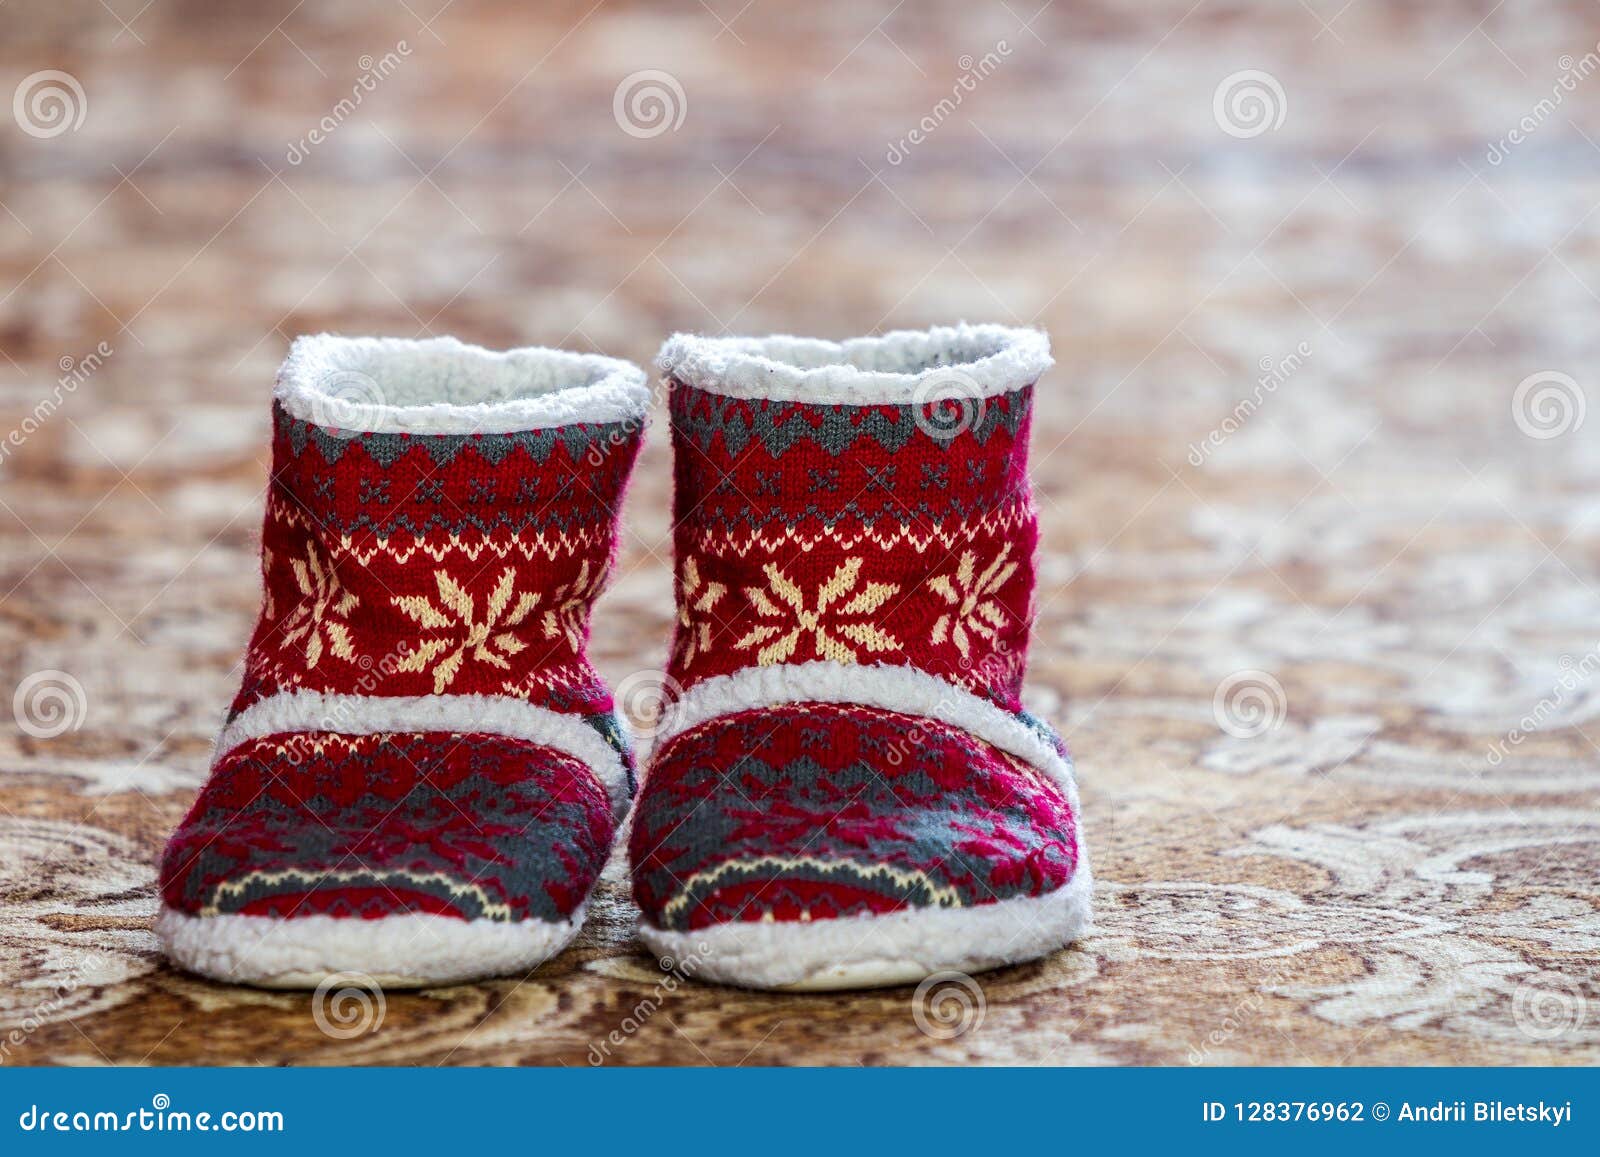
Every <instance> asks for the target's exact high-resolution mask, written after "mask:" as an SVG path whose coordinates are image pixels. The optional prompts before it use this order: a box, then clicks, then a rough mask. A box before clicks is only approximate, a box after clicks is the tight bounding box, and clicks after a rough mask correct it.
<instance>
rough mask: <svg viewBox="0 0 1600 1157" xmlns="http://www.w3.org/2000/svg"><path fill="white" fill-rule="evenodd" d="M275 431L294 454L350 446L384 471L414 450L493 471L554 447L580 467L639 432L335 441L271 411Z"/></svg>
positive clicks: (628, 428) (617, 428)
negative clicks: (469, 455)
mask: <svg viewBox="0 0 1600 1157" xmlns="http://www.w3.org/2000/svg"><path fill="white" fill-rule="evenodd" d="M273 413H274V417H275V419H276V423H277V426H278V429H279V431H280V432H282V433H283V434H285V435H287V437H288V439H289V445H290V447H291V448H292V449H293V450H294V452H295V453H296V454H297V455H298V454H302V453H304V452H305V448H306V444H307V443H310V444H311V445H313V446H315V447H316V448H317V451H318V453H320V454H321V455H322V458H323V461H325V462H328V463H330V464H332V463H334V462H337V461H339V459H340V458H342V457H344V455H345V454H346V453H347V452H348V451H349V449H350V447H351V446H355V445H359V446H360V447H361V448H362V449H363V450H365V451H366V452H367V455H368V456H369V457H370V458H371V459H372V460H373V461H374V462H376V463H377V464H378V465H379V466H384V467H388V466H390V465H391V464H393V463H394V462H395V461H396V460H397V459H398V458H400V456H401V455H403V454H405V453H406V452H407V451H408V450H413V449H416V448H418V447H420V448H421V449H422V450H423V451H424V452H425V453H426V454H427V455H428V456H429V457H430V458H432V459H433V461H434V465H436V466H448V465H449V464H450V463H451V462H453V461H455V459H456V456H457V455H459V454H460V453H461V452H462V451H463V450H468V449H470V450H474V451H476V452H477V453H478V454H479V455H481V456H482V457H483V458H484V460H485V461H487V462H488V463H489V464H490V465H491V466H493V465H497V464H499V463H500V461H501V460H503V459H504V458H505V457H506V456H507V455H508V454H510V453H511V452H512V451H514V450H516V449H517V448H518V447H521V448H522V449H523V450H524V451H526V453H527V454H528V456H529V457H530V458H532V459H533V460H534V461H535V462H544V461H546V460H547V459H548V458H549V457H550V455H551V454H552V453H553V452H554V451H555V448H556V446H558V445H563V446H565V447H566V448H567V453H568V455H569V456H570V457H571V458H572V459H573V461H582V460H583V456H584V455H585V454H587V453H588V451H589V449H590V447H592V446H599V447H601V448H602V450H604V448H606V447H609V446H614V445H620V444H621V443H623V442H625V441H627V440H628V439H630V438H635V437H637V436H638V435H639V433H640V432H641V431H642V430H643V429H644V423H643V422H635V421H629V422H603V423H596V424H593V425H588V424H586V425H577V426H557V427H555V428H553V429H548V430H518V431H517V432H515V433H512V434H426V435H411V434H354V435H351V436H349V437H343V438H341V437H339V436H337V435H335V434H333V433H330V432H329V431H328V430H326V429H324V428H323V427H321V426H318V425H316V424H314V423H312V422H306V421H303V420H301V419H299V418H295V417H293V416H291V415H290V414H288V413H287V412H286V411H285V410H284V409H283V408H282V407H281V406H277V405H275V406H274V407H273Z"/></svg>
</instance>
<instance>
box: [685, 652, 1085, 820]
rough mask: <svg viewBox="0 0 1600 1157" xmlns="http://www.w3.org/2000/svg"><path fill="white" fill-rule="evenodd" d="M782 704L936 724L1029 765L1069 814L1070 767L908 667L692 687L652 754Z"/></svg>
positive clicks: (802, 667) (747, 673) (783, 673)
mask: <svg viewBox="0 0 1600 1157" xmlns="http://www.w3.org/2000/svg"><path fill="white" fill-rule="evenodd" d="M786 703H855V704H859V705H861V706H863V707H876V708H878V709H880V710H883V711H898V712H901V713H903V714H906V715H917V716H921V717H923V718H926V719H936V720H938V721H939V722H941V723H946V724H949V725H950V726H951V727H959V728H960V729H961V730H963V731H966V732H968V733H969V734H971V735H973V736H975V737H977V738H978V739H981V740H983V742H985V743H988V744H991V745H993V746H995V747H998V748H999V749H1000V750H1001V751H1005V752H1008V753H1010V754H1011V755H1014V756H1016V757H1017V758H1018V759H1021V760H1024V761H1026V762H1027V763H1030V764H1032V765H1033V766H1034V767H1037V768H1038V769H1039V770H1041V771H1043V772H1044V773H1045V774H1046V775H1048V776H1050V778H1051V779H1053V780H1055V782H1056V783H1057V784H1058V785H1060V787H1061V789H1062V791H1063V792H1065V793H1066V796H1067V802H1068V803H1069V804H1070V805H1071V807H1072V811H1073V814H1074V815H1076V814H1077V813H1078V784H1077V780H1076V779H1075V777H1074V775H1073V769H1072V764H1071V763H1069V762H1068V761H1067V760H1065V759H1063V758H1062V757H1061V754H1060V752H1058V751H1057V750H1056V749H1055V746H1054V745H1053V744H1051V743H1050V742H1049V741H1048V740H1047V739H1045V738H1044V736H1042V735H1040V734H1039V733H1038V732H1037V731H1035V730H1034V729H1033V728H1031V727H1029V726H1028V725H1027V724H1026V723H1023V722H1022V721H1021V720H1020V719H1018V718H1017V717H1016V716H1014V715H1011V714H1008V713H1007V712H1005V711H1002V710H1001V709H1000V708H998V707H996V706H995V705H994V704H993V703H989V702H987V701H985V700H983V699H980V698H979V697H978V696H976V695H974V694H973V693H972V692H970V691H965V690H963V689H961V688H960V687H957V686H955V685H954V684H953V683H946V682H945V681H944V680H943V679H940V678H938V677H937V676H935V675H930V674H928V673H927V672H926V671H919V670H918V669H917V668H915V667H894V666H889V665H887V664H881V663H880V664H873V665H870V666H869V665H866V664H854V663H851V664H845V663H834V662H830V661H829V660H827V659H816V660H813V661H811V662H809V663H782V664H779V665H777V666H774V667H746V668H744V669H743V670H740V671H735V672H733V674H731V675H718V676H716V677H715V678H712V679H707V680H705V681H704V682H701V683H696V684H695V685H694V686H692V687H690V688H689V690H687V691H685V692H684V693H683V694H682V695H681V696H679V697H678V699H677V700H676V701H675V702H673V703H672V705H671V706H669V707H668V708H667V711H666V714H665V715H664V716H663V717H662V719H661V723H660V725H659V727H658V728H657V730H656V738H655V750H656V751H657V752H658V753H659V752H661V751H664V750H665V749H666V745H667V743H668V741H669V740H671V739H673V738H674V737H675V736H678V735H682V734H683V733H684V732H686V731H689V730H691V729H693V728H695V727H699V726H700V725H701V724H702V723H707V722H710V721H711V720H713V719H718V718H720V717H722V716H724V715H732V714H735V713H736V712H740V711H750V710H755V709H758V708H762V707H776V706H779V705H781V704H786Z"/></svg>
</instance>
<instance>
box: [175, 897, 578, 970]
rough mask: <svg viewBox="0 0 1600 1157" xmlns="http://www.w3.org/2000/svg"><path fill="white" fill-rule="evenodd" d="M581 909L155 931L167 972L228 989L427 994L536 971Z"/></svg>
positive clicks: (316, 919) (235, 922) (199, 920)
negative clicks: (371, 987) (335, 981)
mask: <svg viewBox="0 0 1600 1157" xmlns="http://www.w3.org/2000/svg"><path fill="white" fill-rule="evenodd" d="M585 907H586V905H585V906H580V907H579V908H578V910H577V911H576V912H574V913H573V914H572V916H571V918H570V919H568V920H566V921H563V922H561V923H550V922H547V921H544V920H523V921H519V922H516V923H506V922H503V921H496V920H461V919H457V918H456V917H453V916H435V915H431V914H426V913H407V914H405V915H400V916H383V917H379V918H377V919H373V920H365V919H361V918H349V917H340V916H323V915H316V916H297V917H292V918H288V919H284V918H278V917H270V916H241V915H223V916H191V915H188V914H187V913H183V912H178V911H175V910H174V909H171V908H163V909H162V910H161V914H160V915H159V916H157V917H156V923H155V931H156V936H157V938H158V939H159V940H160V941H161V947H162V949H163V950H164V951H165V952H166V954H167V958H168V959H169V960H171V961H172V962H173V963H174V964H177V965H178V966H179V967H181V968H184V969H187V970H188V971H189V972H193V973H196V974H197V975H200V976H204V977H207V978H209V979H211V980H219V981H222V982H223V983H225V984H248V985H253V986H255V987H257V988H316V987H317V986H318V985H320V984H322V982H323V981H325V980H328V979H330V978H332V977H341V978H343V979H352V978H353V976H359V977H360V978H361V980H363V981H371V982H372V983H373V984H375V985H377V986H378V987H379V988H385V989H387V988H395V989H400V988H426V987H430V986H433V985H444V984H461V983H464V982H466V981H471V980H483V979H487V978H489V977H493V976H505V975H509V974H516V973H527V972H529V971H531V970H533V969H534V968H536V967H538V966H539V965H540V964H543V963H544V962H545V961H546V960H549V959H550V958H551V957H552V956H555V955H557V954H558V953H559V952H561V950H562V949H564V948H565V947H566V946H567V945H568V944H570V943H571V942H572V940H573V938H574V937H575V936H577V934H578V931H579V929H580V928H582V927H583V918H584V911H585Z"/></svg>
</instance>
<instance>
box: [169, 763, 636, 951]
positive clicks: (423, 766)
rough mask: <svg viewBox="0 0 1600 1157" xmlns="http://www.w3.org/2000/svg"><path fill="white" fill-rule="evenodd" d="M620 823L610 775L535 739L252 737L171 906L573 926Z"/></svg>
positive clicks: (177, 876) (176, 846)
mask: <svg viewBox="0 0 1600 1157" xmlns="http://www.w3.org/2000/svg"><path fill="white" fill-rule="evenodd" d="M614 835H615V820H614V818H613V814H612V809H611V806H610V803H609V801H608V800H607V798H606V793H605V790H604V789H603V788H602V787H601V786H600V784H599V782H598V781H597V780H596V779H595V777H594V774H593V773H592V772H591V771H590V770H589V768H587V767H586V766H584V765H583V764H582V763H580V762H579V761H578V760H576V759H574V758H573V757H572V756H570V755H563V754H561V753H560V752H556V751H553V750H551V749H550V748H548V747H543V746H540V745H538V744H534V743H528V742H526V741H524V740H518V739H510V738H506V737H503V736H494V735H462V734H456V733H449V732H427V733H407V734H395V733H380V734H374V735H349V736H346V735H337V734H333V733H330V732H298V733H293V734H284V735H271V736H266V737H264V738H261V739H257V740H252V741H250V742H248V743H245V744H242V745H240V746H239V747H237V748H235V749H234V750H233V751H231V752H228V753H227V754H226V755H224V756H223V757H222V759H220V760H219V761H218V763H217V766H216V768H215V770H214V771H213V772H212V775H211V779H210V780H209V781H208V782H207V784H206V786H205V789H204V790H203V791H201V793H200V798H199V799H198V800H196V801H195V805H194V807H193V808H192V809H191V810H190V812H189V815H188V817H187V818H186V819H185V820H184V822H183V824H182V825H181V826H180V827H179V829H178V832H177V834H176V835H175V836H174V837H173V839H172V842H171V844H170V845H169V846H168V849H167V854H166V857H165V859H164V861H163V864H162V869H161V891H162V897H163V899H164V901H165V903H166V906H167V907H168V908H169V909H172V910H174V911H177V912H182V913H185V914H188V915H193V916H218V915H230V914H238V915H248V916H270V917H284V918H287V917H294V916H312V915H327V916H339V917H346V918H349V919H370V918H376V917H380V916H393V915H400V914H404V913H430V914H433V915H445V916H455V917H459V918H460V919H463V920H493V921H516V920H528V919H538V920H546V921H552V922H553V921H559V920H562V919H565V918H566V917H567V916H568V915H570V914H571V913H572V912H573V911H574V910H575V909H576V908H577V906H578V905H579V904H581V903H582V902H583V900H584V898H585V897H586V896H587V895H588V892H589V887H590V884H591V883H592V882H593V880H594V879H595V877H596V876H598V875H599V872H600V869H601V867H602V866H603V865H604V863H605V859H606V856H607V854H608V853H609V852H610V850H611V841H612V839H613V837H614Z"/></svg>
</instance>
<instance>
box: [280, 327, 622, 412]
mask: <svg viewBox="0 0 1600 1157" xmlns="http://www.w3.org/2000/svg"><path fill="white" fill-rule="evenodd" d="M274 393H275V394H276V396H277V398H278V401H279V402H280V403H281V404H282V405H283V408H284V409H285V410H287V411H288V412H289V413H290V414H291V415H292V416H294V417H296V418H299V419H301V420H302V421H306V422H312V423H315V424H316V425H319V426H328V427H332V428H335V429H341V430H355V431H360V432H363V433H371V434H400V433H411V434H510V433H515V432H517V431H519V430H541V429H549V428H551V427H554V426H570V425H574V424H576V423H579V422H588V423H601V422H627V421H634V422H642V421H643V419H644V415H645V413H646V411H648V410H649V408H650V391H649V389H648V388H647V387H646V385H645V375H644V371H643V370H641V369H640V368H639V367H638V366H635V365H633V364H632V363H631V362H625V361H619V360H618V359H616V358H607V357H600V356H599V355H597V354H575V353H568V352H566V351H565V350H552V349H541V348H537V347H530V348H528V349H514V350H505V351H494V350H487V349H484V348H483V347H482V346H475V345H467V344H465V343H464V342H459V341H457V340H456V339H455V338H453V337H438V338H427V339H424V340H420V341H407V340H403V339H400V338H378V337H338V336H335V335H334V334H327V333H321V334H315V335H312V336H309V337H300V338H296V339H295V341H294V345H293V346H291V347H290V349H289V356H288V357H287V358H286V359H284V363H283V365H282V367H281V368H280V369H279V370H278V381H277V387H276V389H275V390H274Z"/></svg>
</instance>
